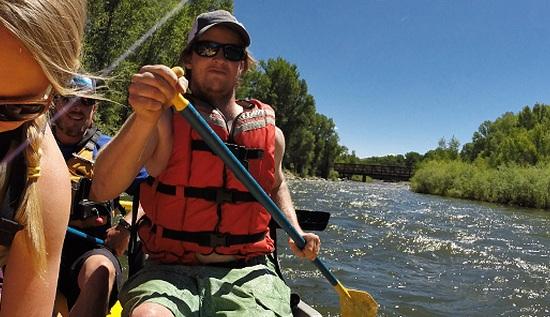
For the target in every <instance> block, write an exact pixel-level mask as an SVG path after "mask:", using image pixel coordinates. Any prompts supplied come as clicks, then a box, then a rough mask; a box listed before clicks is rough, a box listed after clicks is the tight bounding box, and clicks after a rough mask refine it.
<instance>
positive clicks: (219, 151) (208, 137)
mask: <svg viewBox="0 0 550 317" xmlns="http://www.w3.org/2000/svg"><path fill="white" fill-rule="evenodd" d="M176 98H177V99H178V101H179V102H175V103H179V104H178V105H175V106H176V107H177V109H178V111H179V113H180V114H181V115H182V116H183V117H184V118H185V119H186V120H187V122H189V124H190V125H191V126H192V127H193V129H195V130H196V131H197V133H199V135H200V136H201V137H202V139H203V140H204V141H205V142H206V144H208V146H209V147H210V149H211V150H212V151H213V152H214V153H215V154H216V155H217V156H219V157H220V158H221V159H222V161H223V162H224V163H225V164H226V165H227V166H228V167H229V169H231V171H232V172H233V173H234V174H235V176H236V177H237V179H239V180H240V181H241V183H242V184H243V185H244V186H245V187H246V189H248V191H250V193H251V194H252V196H254V198H256V200H257V201H258V202H259V203H260V204H262V205H263V206H264V208H265V209H267V211H268V212H269V213H270V214H271V216H272V217H273V219H275V221H276V222H277V223H278V224H279V226H281V228H282V229H283V230H285V231H286V233H287V234H288V235H289V236H290V237H291V238H292V240H294V242H295V243H296V245H297V246H298V247H299V248H300V249H303V248H304V247H305V246H306V240H305V239H304V238H303V237H302V236H301V235H300V234H299V233H298V231H297V230H296V229H295V228H294V227H293V226H292V224H291V223H290V222H289V221H288V219H287V218H286V217H285V215H284V214H283V212H282V211H281V210H280V209H279V207H277V205H276V204H275V203H274V202H273V200H272V199H271V198H270V197H269V196H268V195H267V193H266V192H265V191H264V190H263V189H262V187H261V186H260V185H259V184H258V182H257V181H256V180H255V179H254V177H252V175H250V173H249V172H248V170H247V169H246V168H244V166H243V165H242V164H241V162H240V161H239V160H238V159H237V158H236V157H235V155H234V154H233V153H232V152H231V151H230V150H229V149H228V148H227V146H226V145H225V144H224V143H223V141H222V140H221V139H220V137H219V136H218V135H217V134H216V132H214V131H213V130H212V128H210V126H209V125H208V123H207V122H206V121H205V120H204V119H203V118H202V116H201V115H200V114H199V112H198V111H197V110H196V109H195V107H194V106H193V105H192V104H191V103H190V102H189V101H187V100H186V99H184V98H183V97H182V96H181V95H179V94H178V95H177V96H176ZM176 98H175V99H176ZM181 99H183V100H181ZM173 101H174V100H173ZM182 103H183V110H180V109H181V108H182ZM185 104H187V106H185ZM312 262H313V264H315V266H316V267H317V268H318V269H319V271H321V273H322V274H323V275H324V276H325V277H326V278H327V280H328V281H329V282H330V284H331V285H332V286H336V284H338V280H337V279H336V277H335V276H334V275H333V274H332V273H331V272H330V271H329V270H328V268H327V267H326V266H325V264H324V263H323V262H322V261H321V260H320V259H319V257H317V258H316V259H315V260H313V261H312Z"/></svg>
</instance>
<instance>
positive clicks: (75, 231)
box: [67, 227, 105, 245]
mask: <svg viewBox="0 0 550 317" xmlns="http://www.w3.org/2000/svg"><path fill="white" fill-rule="evenodd" d="M67 232H68V233H70V234H73V235H75V236H78V237H80V238H82V239H85V240H86V241H89V242H92V243H95V244H101V245H103V244H105V241H103V240H101V239H99V238H96V237H94V236H92V235H89V234H87V233H85V232H82V231H80V230H78V229H75V228H73V227H67Z"/></svg>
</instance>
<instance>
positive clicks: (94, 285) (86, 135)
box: [52, 76, 145, 316]
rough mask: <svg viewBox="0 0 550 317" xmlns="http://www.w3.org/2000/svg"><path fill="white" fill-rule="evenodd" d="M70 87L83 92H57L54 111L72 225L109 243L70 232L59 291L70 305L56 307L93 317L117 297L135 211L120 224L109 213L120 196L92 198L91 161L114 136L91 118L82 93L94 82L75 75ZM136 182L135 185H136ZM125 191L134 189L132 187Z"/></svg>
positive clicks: (90, 104)
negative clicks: (68, 181) (68, 185)
mask: <svg viewBox="0 0 550 317" xmlns="http://www.w3.org/2000/svg"><path fill="white" fill-rule="evenodd" d="M71 86H72V87H73V88H75V89H76V90H77V91H78V93H79V95H83V96H59V95H58V96H55V97H54V106H55V109H54V113H53V116H52V117H53V120H54V126H53V133H54V136H55V139H56V141H57V144H58V146H59V148H60V149H61V152H62V154H63V156H64V158H65V161H66V163H67V166H68V167H69V171H70V173H71V179H72V187H73V200H72V207H71V216H70V222H69V226H71V227H73V228H76V229H77V230H80V231H83V232H85V233H86V234H89V235H91V236H94V237H96V238H99V239H102V240H103V239H105V246H102V245H96V244H94V243H91V242H89V241H87V240H83V239H82V238H81V237H79V236H75V235H71V234H67V236H66V238H65V242H64V245H63V252H62V256H61V269H60V274H59V282H58V293H60V294H62V295H63V296H64V297H65V299H66V300H67V307H66V308H65V307H63V306H64V305H56V309H57V310H58V311H60V312H63V311H64V310H65V309H69V310H70V311H71V316H95V315H97V313H98V312H101V311H103V312H105V311H106V310H107V307H110V306H112V305H113V304H114V302H115V301H116V298H117V296H118V290H119V288H120V286H121V284H122V269H121V265H120V262H119V261H118V259H117V257H116V256H117V255H122V254H123V253H124V251H125V250H126V248H127V246H128V240H129V237H130V231H129V228H130V225H129V222H130V221H131V220H130V219H131V215H130V214H128V215H126V218H127V219H128V220H126V219H124V218H122V219H121V221H120V222H119V223H118V224H117V225H116V226H111V217H112V215H113V212H114V211H115V209H117V208H115V205H117V206H118V204H117V203H115V201H116V200H115V201H108V202H101V203H100V202H95V201H92V200H90V199H89V198H90V193H89V190H90V185H91V179H92V177H93V161H94V159H95V157H96V155H97V153H98V151H99V149H100V148H101V147H103V146H104V145H105V144H106V143H107V142H108V141H109V140H110V137H108V136H107V135H104V134H102V133H101V132H100V131H99V130H98V128H97V127H96V126H95V125H94V123H93V116H94V113H95V111H96V107H97V105H96V100H95V99H93V98H87V97H84V96H86V95H93V94H95V81H94V80H93V79H91V78H88V77H83V76H76V77H73V79H72V80H71ZM140 178H141V179H143V178H145V176H144V174H140V176H138V180H136V182H137V181H139V179H140ZM133 187H135V188H134V190H135V189H137V185H134V186H133ZM127 192H131V193H133V192H132V190H131V189H129V190H127ZM118 210H119V211H122V208H118ZM58 302H59V301H58ZM108 303H109V304H110V305H109V306H107V305H108ZM64 316H66V314H64Z"/></svg>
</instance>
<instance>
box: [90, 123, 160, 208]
mask: <svg viewBox="0 0 550 317" xmlns="http://www.w3.org/2000/svg"><path fill="white" fill-rule="evenodd" d="M155 139H156V125H154V124H151V123H146V122H139V119H137V118H136V117H135V116H133V115H132V116H130V118H129V119H128V120H127V121H126V123H125V124H124V126H123V127H122V129H121V130H120V131H119V133H118V134H117V135H116V136H115V137H114V138H113V139H112V140H111V142H109V143H108V144H107V145H106V146H105V147H104V148H103V149H102V150H101V152H100V153H99V155H98V157H97V159H96V162H95V166H94V177H93V182H92V187H91V191H90V198H91V199H93V200H97V201H105V200H110V199H114V198H115V197H117V196H118V195H119V194H120V193H122V192H123V191H124V190H125V189H126V188H128V186H130V184H131V183H132V181H133V180H134V178H135V177H136V175H137V173H138V172H139V170H140V169H141V168H142V167H143V165H144V164H145V161H146V160H147V158H148V157H150V156H151V152H152V149H153V143H154V141H155Z"/></svg>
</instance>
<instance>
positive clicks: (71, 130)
mask: <svg viewBox="0 0 550 317" xmlns="http://www.w3.org/2000/svg"><path fill="white" fill-rule="evenodd" d="M56 128H57V129H59V130H61V131H62V132H63V133H65V134H66V135H68V136H70V137H79V136H82V135H83V134H84V131H86V126H85V125H82V126H77V125H70V126H69V125H65V124H63V123H60V122H57V123H56Z"/></svg>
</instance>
